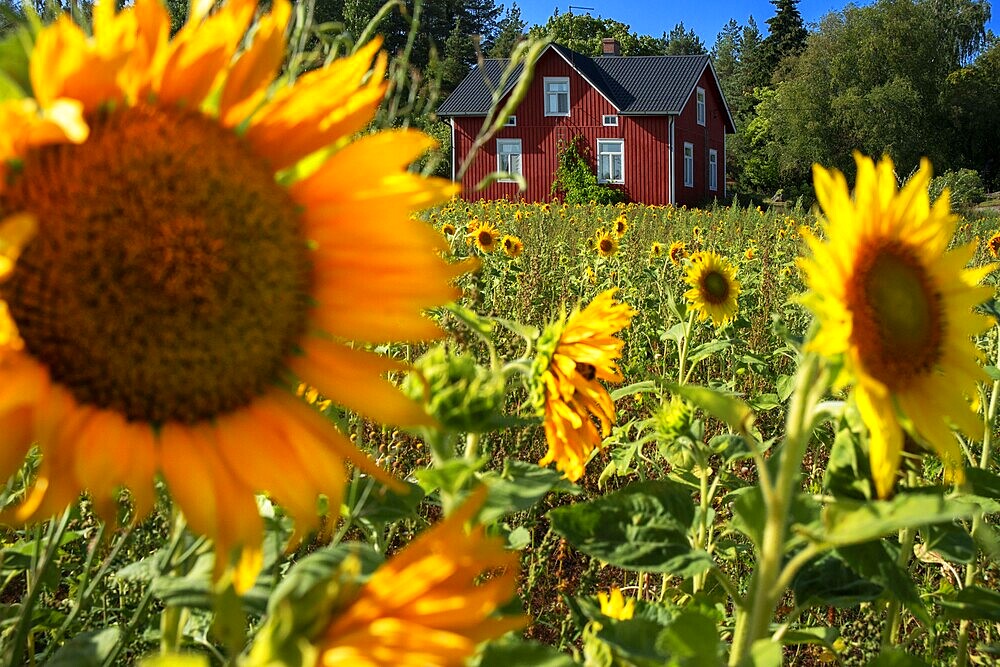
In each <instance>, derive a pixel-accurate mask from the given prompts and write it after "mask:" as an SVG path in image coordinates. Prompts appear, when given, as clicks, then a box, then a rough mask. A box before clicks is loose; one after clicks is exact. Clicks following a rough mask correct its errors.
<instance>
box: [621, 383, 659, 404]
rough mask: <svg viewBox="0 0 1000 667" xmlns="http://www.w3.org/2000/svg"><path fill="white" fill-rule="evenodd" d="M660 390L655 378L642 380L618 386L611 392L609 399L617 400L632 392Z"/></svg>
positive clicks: (646, 392)
mask: <svg viewBox="0 0 1000 667" xmlns="http://www.w3.org/2000/svg"><path fill="white" fill-rule="evenodd" d="M659 390H660V387H659V385H658V384H657V382H656V380H643V381H642V382H634V383H632V384H630V385H628V386H625V387H620V388H618V389H615V390H614V391H612V392H611V400H613V401H617V400H619V399H621V398H625V397H626V396H631V395H632V394H653V393H656V392H658V391H659Z"/></svg>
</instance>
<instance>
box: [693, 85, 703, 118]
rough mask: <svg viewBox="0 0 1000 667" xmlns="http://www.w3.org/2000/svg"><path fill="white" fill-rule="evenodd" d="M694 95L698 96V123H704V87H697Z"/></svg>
mask: <svg viewBox="0 0 1000 667" xmlns="http://www.w3.org/2000/svg"><path fill="white" fill-rule="evenodd" d="M695 95H696V96H697V97H698V124H699V125H704V124H705V89H704V88H698V89H697V92H696V93H695Z"/></svg>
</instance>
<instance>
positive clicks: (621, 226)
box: [615, 215, 628, 238]
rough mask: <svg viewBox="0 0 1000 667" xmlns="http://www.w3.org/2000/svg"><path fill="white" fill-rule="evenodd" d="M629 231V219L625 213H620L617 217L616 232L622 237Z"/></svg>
mask: <svg viewBox="0 0 1000 667" xmlns="http://www.w3.org/2000/svg"><path fill="white" fill-rule="evenodd" d="M627 231H628V220H626V219H625V216H624V215H619V216H618V217H617V218H615V234H617V235H618V237H619V238H621V237H622V236H625V232H627Z"/></svg>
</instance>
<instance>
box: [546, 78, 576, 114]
mask: <svg viewBox="0 0 1000 667" xmlns="http://www.w3.org/2000/svg"><path fill="white" fill-rule="evenodd" d="M542 84H543V87H542V90H543V95H544V98H543V101H544V103H545V115H546V116H568V115H569V107H570V96H569V95H570V90H569V77H568V76H547V77H544V79H543V81H542ZM562 85H565V86H566V90H550V87H552V88H555V87H557V86H562ZM562 97H565V98H566V111H560V110H559V107H560V104H559V100H560V98H562ZM553 107H554V109H553Z"/></svg>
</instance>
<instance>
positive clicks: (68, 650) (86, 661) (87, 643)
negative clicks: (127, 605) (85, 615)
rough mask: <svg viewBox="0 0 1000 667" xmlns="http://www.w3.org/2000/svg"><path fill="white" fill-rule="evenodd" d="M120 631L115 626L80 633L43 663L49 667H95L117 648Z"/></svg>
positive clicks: (102, 662)
mask: <svg viewBox="0 0 1000 667" xmlns="http://www.w3.org/2000/svg"><path fill="white" fill-rule="evenodd" d="M121 636H122V631H121V629H120V628H118V627H116V626H111V627H109V628H102V629H100V630H90V631H89V632H81V633H80V634H78V635H77V636H75V637H73V638H72V639H70V640H69V641H68V642H66V643H65V644H63V645H62V646H61V647H59V650H58V651H56V652H55V653H53V654H52V657H51V658H50V659H49V660H48V661H47V662H46V663H45V664H46V665H48V666H49V667H91V666H93V667H97V666H98V665H102V664H104V660H105V659H106V658H107V657H108V656H109V655H111V652H112V651H113V650H114V649H115V647H116V646H118V641H119V640H120V639H121Z"/></svg>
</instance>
